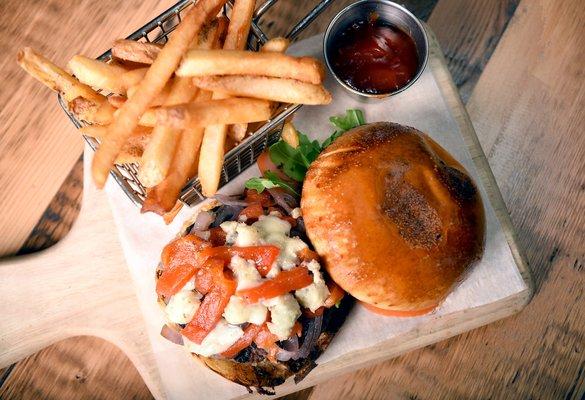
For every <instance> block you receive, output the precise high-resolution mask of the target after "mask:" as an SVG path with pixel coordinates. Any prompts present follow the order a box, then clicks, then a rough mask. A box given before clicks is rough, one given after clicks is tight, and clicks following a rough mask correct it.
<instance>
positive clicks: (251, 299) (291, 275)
mask: <svg viewBox="0 0 585 400" xmlns="http://www.w3.org/2000/svg"><path fill="white" fill-rule="evenodd" d="M311 283H313V277H312V276H311V275H310V274H309V270H308V269H307V268H305V267H296V268H293V269H291V270H289V271H281V272H280V273H279V274H278V275H276V277H274V278H273V279H270V280H267V281H264V282H263V283H261V284H260V285H258V286H255V287H252V288H249V289H244V290H240V291H238V293H237V295H238V296H240V297H242V298H243V299H244V301H246V302H247V303H249V304H254V303H258V302H259V301H261V300H265V299H271V298H273V297H276V296H280V295H283V294H286V293H288V292H290V291H293V290H297V289H302V288H304V287H306V286H309V285H310V284H311Z"/></svg>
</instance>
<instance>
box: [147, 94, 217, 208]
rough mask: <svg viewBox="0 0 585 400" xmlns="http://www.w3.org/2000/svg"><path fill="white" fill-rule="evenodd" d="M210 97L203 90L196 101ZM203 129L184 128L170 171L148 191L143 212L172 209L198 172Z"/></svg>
mask: <svg viewBox="0 0 585 400" xmlns="http://www.w3.org/2000/svg"><path fill="white" fill-rule="evenodd" d="M210 99H211V92H207V91H201V92H200V93H199V94H198V95H197V98H196V101H197V102H199V101H209V100H210ZM203 131H204V129H203V128H202V127H196V128H191V129H185V130H183V132H182V133H181V138H180V140H179V144H178V146H177V150H176V152H175V155H174V157H173V161H172V164H171V167H170V169H169V173H168V175H167V176H166V177H165V179H164V180H163V181H162V182H161V183H159V184H158V185H156V186H155V187H153V188H151V189H150V190H149V191H148V192H147V195H146V199H145V200H144V203H143V204H142V210H141V211H142V212H155V213H157V214H160V215H166V214H167V213H169V212H171V211H172V209H173V207H174V206H175V204H176V203H177V199H178V198H179V194H180V193H181V189H182V188H183V186H184V185H185V183H187V180H188V179H189V178H190V177H192V176H194V175H195V174H196V167H197V161H198V160H197V159H198V150H199V148H200V146H201V140H202V138H203Z"/></svg>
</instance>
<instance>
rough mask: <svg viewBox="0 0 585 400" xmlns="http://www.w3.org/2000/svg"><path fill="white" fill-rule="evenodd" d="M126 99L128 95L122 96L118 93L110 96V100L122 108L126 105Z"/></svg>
mask: <svg viewBox="0 0 585 400" xmlns="http://www.w3.org/2000/svg"><path fill="white" fill-rule="evenodd" d="M126 100H128V99H127V98H126V96H120V95H117V94H113V95H111V96H108V102H109V103H110V104H111V105H112V106H114V107H115V108H120V107H122V106H123V105H124V103H125V102H126Z"/></svg>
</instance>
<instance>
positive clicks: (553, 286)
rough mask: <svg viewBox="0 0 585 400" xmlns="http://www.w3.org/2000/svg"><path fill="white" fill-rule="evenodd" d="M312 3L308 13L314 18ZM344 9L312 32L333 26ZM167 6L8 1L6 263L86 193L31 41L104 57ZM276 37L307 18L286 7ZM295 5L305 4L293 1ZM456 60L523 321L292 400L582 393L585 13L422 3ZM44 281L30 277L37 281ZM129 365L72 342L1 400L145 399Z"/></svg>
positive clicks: (1, 213) (37, 361)
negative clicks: (507, 218) (522, 284)
mask: <svg viewBox="0 0 585 400" xmlns="http://www.w3.org/2000/svg"><path fill="white" fill-rule="evenodd" d="M314 2H315V1H313V0H312V1H307V2H302V3H303V8H304V9H308V8H310V7H311V3H314ZM348 2H349V1H347V0H338V1H337V2H336V3H335V4H334V5H333V6H332V7H331V9H330V10H328V11H327V12H326V15H324V16H323V17H321V18H319V20H318V21H317V22H316V23H315V24H314V25H313V26H312V27H311V29H310V31H309V32H307V33H306V34H307V35H310V34H313V33H317V32H319V31H322V30H324V28H325V26H326V23H327V21H328V19H329V18H330V17H331V16H332V15H333V13H334V12H336V10H339V9H340V8H341V7H342V6H343V5H344V4H347V3H348ZM171 3H172V1H168V0H165V1H153V0H146V1H144V0H142V1H138V0H125V1H119V0H103V1H101V2H95V1H89V0H81V1H78V2H75V4H71V2H66V1H63V0H47V1H44V2H37V1H33V0H21V1H16V0H5V1H4V2H3V12H2V14H1V15H0V32H2V34H3V39H4V40H3V41H2V43H3V45H2V47H3V48H2V53H3V55H4V57H3V58H2V59H0V70H1V71H2V77H3V79H4V82H3V85H2V86H1V87H0V104H1V106H0V125H1V126H2V129H1V130H0V132H1V133H0V187H2V190H1V191H0V233H2V235H1V236H0V254H4V255H10V254H23V253H28V252H33V251H38V250H40V249H43V248H46V247H48V246H51V245H52V244H54V243H55V242H56V241H58V240H59V239H60V238H62V237H63V236H64V235H65V234H66V233H67V232H68V231H69V229H70V227H71V225H72V223H73V222H74V221H75V218H76V216H77V213H78V210H79V206H80V202H81V190H82V181H81V177H82V165H81V162H80V161H79V160H80V155H81V150H82V143H81V140H80V139H79V137H78V134H77V133H76V132H75V129H74V128H73V126H72V125H71V124H70V123H69V121H68V120H67V119H66V117H65V115H64V114H63V113H62V112H61V111H60V109H58V106H57V104H56V102H55V97H54V96H53V95H52V94H50V93H49V92H48V91H47V90H45V89H44V88H42V87H41V86H40V85H38V84H37V83H36V82H33V80H32V79H29V78H27V77H25V76H24V74H23V73H22V71H20V70H19V69H18V67H17V66H16V63H15V62H14V61H15V60H14V57H15V53H16V51H17V50H18V49H19V48H20V47H22V46H25V45H31V46H33V47H35V48H37V49H38V50H40V51H42V52H43V53H44V54H46V55H48V56H49V57H50V58H52V59H54V60H55V61H57V62H58V63H61V64H65V63H66V61H67V60H68V58H69V57H71V56H72V55H73V54H75V53H78V52H81V53H84V54H87V55H91V56H95V55H97V54H99V53H101V51H102V50H105V49H106V48H107V46H108V44H109V43H110V42H111V41H112V40H113V39H115V38H118V37H122V36H125V35H126V34H128V33H129V32H131V31H132V30H133V28H136V27H138V26H139V25H140V24H141V23H143V22H145V21H147V20H149V19H150V18H152V17H153V16H154V15H156V14H157V13H158V12H160V11H161V10H163V9H165V8H166V7H168V6H169V5H170V4H171ZM281 3H283V4H280V5H279V6H278V8H277V9H275V10H274V11H271V12H270V14H269V15H267V18H270V19H271V20H273V21H274V23H273V24H272V26H271V27H270V32H271V33H273V34H276V33H282V32H283V31H284V27H285V26H286V25H287V21H289V20H290V19H292V17H294V16H296V15H298V14H300V13H301V11H302V10H298V9H297V8H298V6H297V5H293V1H292V0H281ZM294 3H297V2H294ZM405 3H406V5H407V6H408V7H409V8H410V9H411V10H413V11H414V12H415V14H417V15H418V16H419V17H420V18H422V19H425V20H428V23H429V25H430V26H431V27H432V29H433V30H434V32H435V33H436V35H437V37H438V38H439V41H440V43H441V45H442V46H443V49H444V51H445V53H446V56H447V59H448V62H449V67H450V69H451V72H452V74H453V77H454V79H455V82H456V84H457V86H458V87H459V90H460V93H461V96H462V98H463V100H464V101H465V102H466V104H467V108H468V110H469V114H470V116H471V120H472V122H473V124H474V126H475V128H476V130H477V134H478V136H479V139H480V141H481V143H482V146H483V148H484V151H485V153H486V155H487V156H488V159H489V162H490V164H491V166H492V168H493V171H494V174H495V176H496V179H497V181H498V183H499V185H500V189H501V191H502V194H503V196H504V200H505V201H506V204H507V205H508V208H509V211H510V214H511V216H512V220H513V222H514V224H515V226H516V229H517V231H518V237H519V239H520V243H521V245H522V246H523V247H524V249H525V252H526V256H527V258H528V261H529V263H530V266H531V269H532V271H533V274H534V278H535V283H536V295H535V297H534V299H533V301H532V303H531V304H530V305H529V306H528V307H527V308H526V309H525V310H524V311H523V312H521V313H520V314H519V315H517V316H514V317H511V318H508V319H506V320H504V321H500V322H498V323H495V324H492V325H490V326H487V327H484V328H481V329H477V330H475V331H472V332H469V333H467V334H465V335H462V336H459V337H456V338H453V339H450V340H447V341H444V342H441V343H438V344H436V345H433V346H429V347H426V348H424V349H421V350H418V351H416V352H413V353H410V354H408V355H405V356H402V357H399V358H397V359H394V360H392V361H387V362H385V363H383V364H380V365H377V366H375V367H372V368H368V369H364V370H360V371H356V372H354V373H352V374H350V375H348V376H343V377H338V378H336V379H334V380H332V381H329V382H325V383H322V384H320V385H318V386H316V387H315V388H312V389H308V390H305V391H303V392H300V393H297V394H295V395H291V396H289V398H290V399H306V398H310V399H337V398H349V399H362V398H372V399H379V398H409V399H415V398H416V399H423V398H432V399H435V398H492V397H496V398H565V399H582V398H583V396H585V319H584V318H583V317H582V314H583V312H584V311H585V307H584V304H585V296H584V294H583V293H584V287H585V285H584V284H585V134H584V133H583V129H584V127H585V85H584V67H583V65H585V45H584V44H583V39H582V38H583V36H585V24H584V23H583V21H584V20H585V8H584V7H583V4H582V2H581V1H580V0H565V1H562V2H558V1H553V0H532V1H528V0H522V1H516V0H475V1H469V0H439V1H430V0H412V1H406V2H405ZM31 279H34V277H31ZM150 397H151V396H150V393H149V392H148V390H147V388H146V386H145V385H144V383H143V382H142V381H141V379H140V377H139V375H138V373H137V372H136V370H135V369H134V367H133V366H132V365H131V363H130V362H129V361H128V359H127V358H126V357H125V356H124V355H123V354H122V353H121V352H120V351H119V350H118V349H116V348H115V347H114V346H112V345H110V344H109V343H107V342H105V341H103V340H101V339H96V338H90V337H79V338H72V339H68V340H65V341H63V342H60V343H57V344H55V345H53V346H50V347H49V348H47V349H45V350H43V351H41V352H39V353H37V354H35V355H32V356H30V357H28V358H27V359H25V360H23V361H21V362H19V363H17V364H15V365H13V366H11V367H9V368H6V369H4V370H2V371H0V398H3V399H20V398H59V399H62V398H101V399H114V398H137V399H138V398H150Z"/></svg>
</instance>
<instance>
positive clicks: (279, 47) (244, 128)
mask: <svg viewBox="0 0 585 400" xmlns="http://www.w3.org/2000/svg"><path fill="white" fill-rule="evenodd" d="M289 45H290V40H288V39H286V38H283V37H276V38H273V39H270V40H269V41H268V42H266V43H265V44H264V46H262V48H261V49H260V51H271V52H275V53H284V52H285V51H286V49H288V46H289ZM247 132H248V125H247V124H236V125H231V126H230V127H229V136H231V138H232V139H233V140H234V141H235V142H236V143H239V142H241V141H242V140H244V137H246V133H247Z"/></svg>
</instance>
